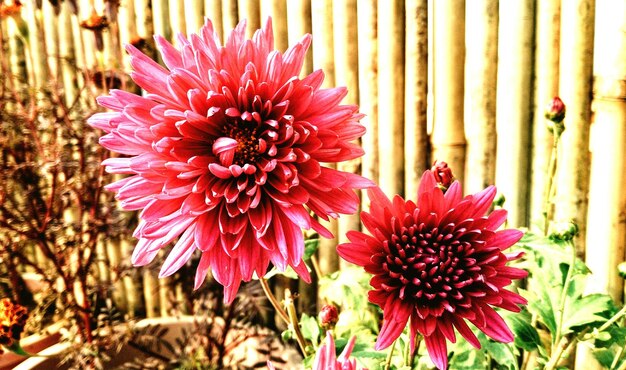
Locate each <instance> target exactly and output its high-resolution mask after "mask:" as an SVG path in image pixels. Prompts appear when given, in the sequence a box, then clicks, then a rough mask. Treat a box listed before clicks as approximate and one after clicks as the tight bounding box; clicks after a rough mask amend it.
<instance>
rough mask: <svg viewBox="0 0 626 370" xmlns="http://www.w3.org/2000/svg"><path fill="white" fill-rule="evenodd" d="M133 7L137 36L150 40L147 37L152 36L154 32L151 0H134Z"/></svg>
mask: <svg viewBox="0 0 626 370" xmlns="http://www.w3.org/2000/svg"><path fill="white" fill-rule="evenodd" d="M133 8H134V9H135V24H136V27H137V36H139V37H141V38H143V39H145V40H146V41H148V40H147V38H148V37H150V36H152V34H153V33H154V29H153V25H152V9H151V5H150V1H149V0H134V4H133Z"/></svg>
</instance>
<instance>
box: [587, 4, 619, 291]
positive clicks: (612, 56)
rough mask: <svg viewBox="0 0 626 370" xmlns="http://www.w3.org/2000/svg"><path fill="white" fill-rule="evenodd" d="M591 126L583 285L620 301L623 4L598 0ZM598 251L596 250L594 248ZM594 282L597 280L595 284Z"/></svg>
mask: <svg viewBox="0 0 626 370" xmlns="http://www.w3.org/2000/svg"><path fill="white" fill-rule="evenodd" d="M596 18H597V19H602V22H597V24H596V33H597V34H596V37H595V40H596V55H595V61H594V63H595V67H594V69H595V83H594V87H595V89H594V90H595V91H594V99H595V100H594V108H595V109H594V113H595V114H594V122H593V124H592V127H591V130H592V132H591V138H592V141H591V150H592V153H593V155H592V162H591V177H590V192H589V196H590V199H589V213H588V221H587V226H588V233H587V244H588V245H590V246H591V245H593V248H594V253H589V254H587V263H588V264H589V267H590V268H591V270H592V271H594V272H595V273H594V274H593V276H592V277H591V281H590V282H589V284H588V286H589V287H592V288H594V289H597V291H598V292H607V291H608V292H609V294H611V296H612V297H613V299H614V300H615V301H617V302H619V301H623V297H622V294H623V289H622V285H623V282H624V281H623V279H621V278H620V277H619V276H618V275H617V269H616V266H617V264H618V263H620V262H622V261H624V260H626V255H625V250H626V246H625V243H626V223H624V214H623V211H624V210H625V209H626V192H624V191H623V184H625V183H626V164H625V163H624V161H625V158H626V33H624V30H626V3H623V2H598V8H597V16H596ZM596 248H597V249H596ZM596 279H598V280H596Z"/></svg>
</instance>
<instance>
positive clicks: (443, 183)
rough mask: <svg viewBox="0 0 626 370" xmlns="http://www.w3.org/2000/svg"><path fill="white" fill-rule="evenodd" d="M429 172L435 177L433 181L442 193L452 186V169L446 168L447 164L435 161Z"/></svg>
mask: <svg viewBox="0 0 626 370" xmlns="http://www.w3.org/2000/svg"><path fill="white" fill-rule="evenodd" d="M430 170H431V171H432V173H433V175H435V180H436V181H437V183H438V184H439V187H441V189H442V190H443V191H445V190H447V189H448V188H449V187H450V185H452V181H454V175H453V174H452V169H451V168H450V167H448V164H447V163H446V162H443V161H435V162H434V163H433V166H432V167H431V168H430Z"/></svg>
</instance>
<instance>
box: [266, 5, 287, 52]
mask: <svg viewBox="0 0 626 370" xmlns="http://www.w3.org/2000/svg"><path fill="white" fill-rule="evenodd" d="M267 17H272V27H273V29H274V47H275V48H276V50H279V51H281V52H284V51H285V50H287V47H288V46H289V45H288V36H287V2H286V0H261V23H264V22H265V20H266V19H267Z"/></svg>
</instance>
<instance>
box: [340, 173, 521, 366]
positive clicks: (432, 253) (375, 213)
mask: <svg viewBox="0 0 626 370" xmlns="http://www.w3.org/2000/svg"><path fill="white" fill-rule="evenodd" d="M495 194H496V190H495V187H493V186H491V187H488V188H487V189H485V190H483V191H482V192H479V193H477V194H475V195H468V196H466V197H462V195H461V186H460V184H459V183H458V182H456V181H455V182H453V183H452V184H451V185H450V187H449V188H448V190H447V191H446V192H445V194H444V192H443V191H442V190H441V189H440V187H439V184H438V182H437V179H436V176H435V174H434V173H433V172H431V171H426V172H425V173H424V175H423V176H422V179H421V182H420V185H419V190H418V194H417V203H414V202H413V201H411V200H408V201H405V200H404V199H402V198H401V197H400V196H399V195H397V196H396V197H394V199H393V201H390V200H389V198H387V196H386V195H385V194H383V192H382V191H381V190H380V189H379V188H375V189H370V190H368V195H369V198H370V200H371V207H370V211H369V212H362V213H361V220H362V222H363V225H364V226H365V227H366V228H367V230H368V231H369V232H370V233H371V235H368V234H364V233H362V232H358V231H350V232H348V234H347V236H348V239H349V240H350V243H344V244H341V245H339V246H338V248H337V251H338V252H339V255H340V256H341V257H343V258H344V259H345V260H347V261H349V262H352V263H354V264H356V265H359V266H363V267H364V268H365V271H367V272H368V273H370V274H372V275H374V276H373V277H372V279H371V281H370V284H371V285H372V287H373V288H374V289H373V290H371V291H370V292H369V301H370V302H372V303H374V304H376V305H378V306H380V307H381V308H382V310H383V320H384V321H383V326H382V328H381V331H380V334H379V336H378V340H377V342H376V349H378V350H379V349H383V348H386V347H388V346H389V345H391V343H393V341H395V340H396V338H398V336H400V334H401V333H402V331H403V330H404V328H405V327H406V325H407V323H409V324H410V332H411V342H410V344H411V351H414V349H415V337H416V335H417V334H418V333H419V334H421V335H422V336H423V337H424V341H425V343H426V348H427V349H428V352H429V354H430V357H431V359H432V360H433V362H434V363H435V365H437V367H438V368H439V369H446V368H447V361H448V359H447V346H446V339H447V340H449V341H451V342H455V340H456V336H455V329H456V330H457V331H458V332H459V333H460V334H461V335H462V336H463V337H464V338H465V339H466V340H467V341H468V342H469V343H470V344H472V345H473V346H474V347H476V348H480V343H479V341H478V339H477V338H476V336H475V335H474V333H473V332H472V330H471V329H470V327H469V326H468V325H467V323H466V320H467V321H469V322H471V323H472V324H473V325H474V326H476V327H477V328H478V329H479V330H481V331H483V332H484V333H485V334H487V335H488V336H490V337H491V338H493V339H495V340H497V341H501V342H511V341H513V334H512V332H511V330H510V329H509V328H508V326H507V325H506V323H505V322H504V320H503V319H502V317H500V315H499V314H498V313H497V312H496V311H494V309H493V308H492V306H495V307H500V308H503V309H506V310H509V311H514V312H519V311H520V308H519V306H518V305H520V304H525V303H526V300H525V299H524V298H523V297H521V296H519V295H517V294H516V293H513V292H511V291H509V290H506V289H504V288H505V287H506V286H508V285H509V284H511V282H512V280H513V279H520V278H523V277H525V276H526V275H527V272H526V271H524V270H520V269H517V268H514V267H508V266H506V264H507V262H509V261H512V260H515V259H518V258H520V257H521V253H515V254H506V253H504V251H505V250H506V249H507V248H509V247H510V246H512V245H513V244H514V243H515V242H517V241H518V240H519V239H520V238H521V237H522V232H521V231H518V230H500V231H496V230H497V229H498V228H499V227H500V226H501V225H502V224H503V223H504V221H505V220H506V216H507V212H506V211H505V210H503V209H498V210H495V211H493V212H492V213H491V214H489V215H488V216H486V215H485V213H486V212H487V211H488V210H489V208H490V207H491V203H492V201H493V199H494V197H495Z"/></svg>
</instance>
